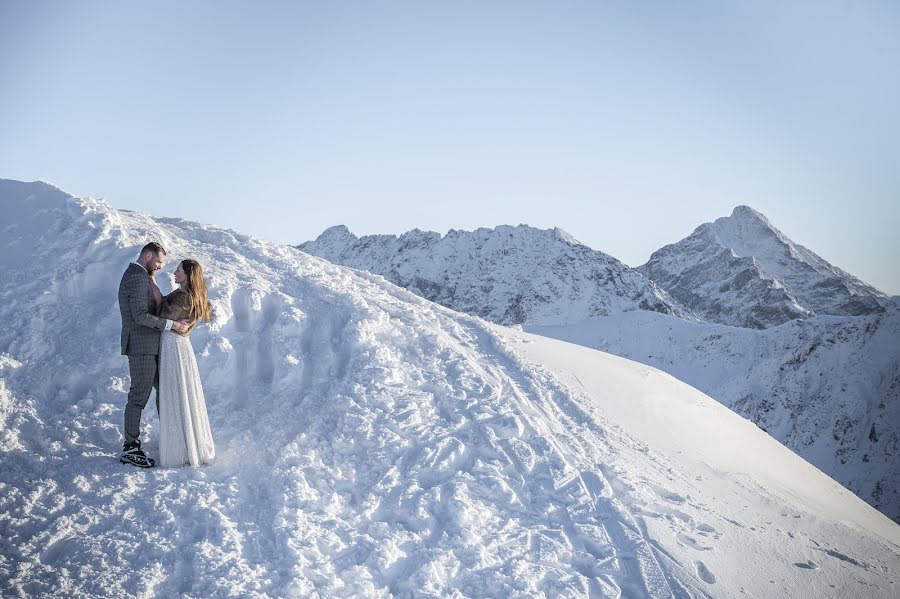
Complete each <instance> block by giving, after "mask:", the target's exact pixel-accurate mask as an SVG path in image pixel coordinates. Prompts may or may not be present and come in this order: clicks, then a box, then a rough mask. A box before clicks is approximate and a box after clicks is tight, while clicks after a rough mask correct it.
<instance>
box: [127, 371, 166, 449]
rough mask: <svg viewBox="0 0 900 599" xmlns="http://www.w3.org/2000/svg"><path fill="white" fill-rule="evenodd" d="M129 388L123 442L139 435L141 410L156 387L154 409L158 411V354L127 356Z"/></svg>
mask: <svg viewBox="0 0 900 599" xmlns="http://www.w3.org/2000/svg"><path fill="white" fill-rule="evenodd" d="M128 373H129V374H130V375H131V389H129V390H128V403H127V404H125V442H126V443H130V442H131V441H137V440H139V439H140V436H141V412H143V411H144V406H146V405H147V400H149V399H150V392H151V391H152V390H153V389H154V388H156V411H157V413H158V412H159V356H158V355H155V354H133V355H129V356H128Z"/></svg>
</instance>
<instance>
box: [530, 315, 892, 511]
mask: <svg viewBox="0 0 900 599" xmlns="http://www.w3.org/2000/svg"><path fill="white" fill-rule="evenodd" d="M525 329H526V330H527V331H530V332H533V333H537V334H539V335H544V336H548V337H553V338H555V339H561V340H564V341H569V342H571V343H577V344H579V345H583V346H585V347H591V348H594V349H600V350H603V351H607V352H610V353H613V354H615V355H618V356H622V357H625V358H629V359H632V360H636V361H638V362H642V363H644V364H648V365H650V366H653V367H656V368H659V369H661V370H664V371H665V372H667V373H669V374H671V375H673V376H674V377H676V378H677V379H679V380H681V381H684V382H686V383H688V384H690V385H692V386H693V387H695V388H697V389H699V390H700V391H703V392H704V393H706V394H708V395H709V396H711V397H714V398H716V399H717V400H718V401H719V402H721V403H722V404H724V405H725V406H727V407H729V408H731V409H732V410H734V411H735V412H737V413H738V414H740V415H742V416H744V417H746V418H749V419H750V420H752V421H753V422H754V423H756V424H757V425H759V426H760V427H762V428H763V429H764V430H765V431H767V432H768V433H769V434H771V435H772V436H773V437H774V438H775V439H777V440H779V441H780V442H782V443H784V444H785V445H787V446H788V447H790V448H791V449H793V450H794V451H796V452H797V453H798V454H800V455H801V456H802V457H803V458H805V459H806V460H808V461H809V462H811V463H812V464H814V465H815V466H817V467H818V468H821V469H822V470H823V471H824V472H826V473H828V474H829V475H830V476H832V477H833V478H835V479H836V480H838V481H839V482H841V483H842V484H844V485H845V486H846V487H847V488H849V489H850V490H852V491H853V492H855V493H857V494H858V495H859V496H860V497H862V498H863V499H864V500H866V501H868V502H869V503H871V504H872V505H873V506H875V507H876V508H878V509H879V510H881V511H882V512H884V513H885V514H886V515H888V516H889V517H891V518H893V519H894V520H898V519H900V471H898V469H897V455H898V453H900V445H898V437H900V341H898V340H900V310H898V309H897V307H896V306H892V307H890V308H889V309H887V310H886V311H885V313H883V314H879V315H876V316H865V317H835V316H819V317H816V318H812V319H807V320H797V321H792V322H789V323H785V324H783V325H781V326H778V327H772V328H769V329H765V330H753V329H742V328H737V327H728V326H723V325H713V324H696V323H689V322H685V321H683V320H679V319H677V318H672V317H668V316H665V315H661V314H654V313H650V312H629V313H625V314H619V315H615V316H610V317H605V318H595V319H591V320H587V321H584V322H581V323H577V324H573V325H558V326H526V327H525Z"/></svg>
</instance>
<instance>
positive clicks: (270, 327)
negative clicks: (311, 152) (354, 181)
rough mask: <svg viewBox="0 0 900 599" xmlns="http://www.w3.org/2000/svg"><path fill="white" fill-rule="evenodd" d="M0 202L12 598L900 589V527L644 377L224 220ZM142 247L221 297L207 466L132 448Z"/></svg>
mask: <svg viewBox="0 0 900 599" xmlns="http://www.w3.org/2000/svg"><path fill="white" fill-rule="evenodd" d="M0 206H2V208H3V210H0V234H2V242H3V246H4V251H2V252H0V294H2V296H0V298H2V301H0V322H3V326H2V327H0V464H2V467H0V533H2V535H3V539H4V542H3V543H2V544H0V594H2V595H3V596H62V595H65V596H67V597H108V596H161V597H174V596H203V597H226V596H241V597H273V596H277V597H282V596H292V597H315V596H320V597H321V596H328V597H344V596H347V597H350V596H352V597H387V596H396V595H400V596H423V597H438V596H457V597H503V596H546V597H551V596H552V597H585V596H592V597H623V596H625V597H673V598H674V597H678V598H682V597H697V598H700V597H733V596H737V595H739V594H747V595H750V596H773V595H778V596H804V595H805V596H817V597H847V596H869V597H893V596H895V591H896V589H895V584H896V581H895V580H894V578H895V577H894V573H895V572H897V571H898V569H900V526H898V525H897V524H895V523H893V522H891V521H890V520H889V519H887V518H886V517H885V516H883V515H882V514H880V513H879V512H877V511H875V510H874V509H872V508H871V507H870V506H868V505H867V504H865V503H864V502H862V501H861V500H859V499H858V498H857V497H855V496H854V495H852V494H851V493H850V492H848V491H846V490H845V489H844V488H843V487H841V486H840V485H838V484H837V483H835V482H834V481H832V480H831V479H829V478H828V477H826V476H825V475H823V474H822V473H821V472H820V471H818V470H817V469H815V468H814V467H812V466H810V465H809V464H808V463H806V462H805V461H803V460H802V459H800V458H799V457H797V456H796V455H795V454H793V453H791V452H790V451H788V450H786V449H785V448H784V447H782V446H781V445H779V444H778V443H776V442H775V441H773V440H772V439H771V438H770V437H769V436H768V435H765V434H764V433H763V432H762V431H760V430H759V429H758V428H757V427H756V426H754V425H753V424H752V423H750V422H748V421H747V420H745V419H742V418H740V417H739V416H737V415H735V414H734V413H732V412H731V411H729V410H727V409H726V408H724V407H723V406H721V405H720V404H718V403H716V402H715V401H713V400H711V399H710V398H708V397H706V396H705V395H703V394H701V393H700V392H698V391H696V390H695V389H693V388H691V387H689V386H687V385H685V384H684V383H681V382H679V381H677V380H675V379H673V378H672V377H670V376H668V375H666V374H664V373H661V372H659V371H657V370H655V369H653V368H650V367H648V366H645V365H641V364H637V363H635V362H631V361H627V360H624V359H621V358H617V357H614V356H611V355H608V354H604V353H602V352H598V351H596V350H591V349H587V348H582V347H578V346H574V345H570V344H565V343H562V342H559V341H555V340H552V339H547V338H542V337H537V336H533V335H529V334H527V333H524V332H519V331H516V330H512V329H506V328H503V327H498V326H496V325H492V324H490V323H487V322H485V321H482V320H480V319H478V318H474V317H471V316H467V315H463V314H459V313H456V312H453V311H450V310H447V309H445V308H442V307H440V306H437V305H435V304H432V303H430V302H427V301H425V300H423V299H421V298H420V297H418V296H416V295H414V294H412V293H409V292H407V291H405V290H403V289H400V288H398V287H395V286H394V285H392V284H390V283H387V282H385V281H384V280H383V279H382V278H381V277H378V276H374V275H370V274H367V273H365V272H359V271H353V270H351V269H347V268H343V267H340V266H335V265H332V264H330V263H328V262H326V261H324V260H321V259H318V258H315V257H312V256H309V255H307V254H305V253H303V252H300V251H297V250H296V249H293V248H290V247H286V246H281V245H277V244H274V243H268V242H264V241H261V240H258V239H254V238H252V237H248V236H246V235H242V234H240V233H238V232H235V231H228V230H223V229H218V228H215V227H211V226H207V225H200V224H197V223H192V222H188V221H184V220H181V219H177V218H153V217H150V216H148V215H146V214H140V213H134V212H128V211H122V210H115V209H114V208H112V207H111V206H110V205H109V204H107V203H106V202H104V201H100V200H93V199H78V198H71V197H68V196H67V195H66V194H63V193H62V192H59V190H54V189H53V188H51V187H49V186H46V185H44V184H25V185H23V184H18V183H11V182H6V181H0ZM151 239H153V240H157V241H159V242H160V243H162V244H163V245H164V246H165V247H166V248H167V249H168V252H169V254H168V264H167V265H166V267H165V273H166V274H163V275H161V276H160V279H161V284H162V286H163V287H164V288H166V287H168V285H167V284H170V283H171V278H172V275H171V272H172V271H173V270H174V268H175V266H176V265H177V263H178V261H179V260H180V259H182V258H184V257H188V256H190V257H193V258H195V259H197V260H199V261H200V262H201V263H202V264H203V265H204V269H205V272H206V277H207V281H208V283H209V288H210V297H211V300H212V302H213V304H214V307H215V310H216V317H215V319H214V321H213V322H212V323H211V324H210V325H209V326H202V327H198V329H197V330H196V331H195V332H194V334H193V335H192V337H191V341H192V344H193V346H194V348H195V351H196V353H197V359H198V365H199V368H200V372H201V375H202V377H203V381H204V389H205V392H206V397H207V405H208V408H209V413H210V420H211V423H212V427H213V433H214V436H215V439H216V444H217V459H216V462H215V463H214V464H212V465H211V466H209V467H205V468H202V469H192V468H182V469H173V470H165V469H153V470H149V471H145V470H137V469H134V468H130V467H128V466H124V465H121V464H119V463H118V462H117V459H116V457H117V450H118V448H119V446H120V443H121V434H120V426H121V419H122V409H123V406H124V403H125V396H126V391H127V388H128V378H127V365H126V360H125V358H124V357H122V356H120V355H119V346H118V333H119V315H118V308H117V305H116V293H115V290H116V287H117V285H118V280H119V276H120V273H121V272H122V271H123V270H124V268H125V267H126V266H127V264H128V262H129V261H130V260H132V259H133V258H134V257H135V255H136V253H137V250H138V249H139V248H140V247H141V245H143V244H144V243H145V242H146V241H148V240H151ZM157 426H158V421H157V419H156V416H155V415H154V414H153V410H152V409H148V410H147V411H146V414H145V427H144V431H145V438H146V439H147V441H146V443H145V446H146V447H147V449H148V450H149V452H150V453H151V454H154V453H155V452H156V449H157V445H156V436H157V432H156V431H157ZM747 564H752V565H753V567H752V568H748V567H747ZM762 573H764V575H760V574H762Z"/></svg>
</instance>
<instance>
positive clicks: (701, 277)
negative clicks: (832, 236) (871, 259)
mask: <svg viewBox="0 0 900 599" xmlns="http://www.w3.org/2000/svg"><path fill="white" fill-rule="evenodd" d="M638 270H639V271H640V272H641V273H643V274H644V275H646V276H647V277H648V278H649V279H651V280H652V281H654V282H655V283H656V284H657V285H659V286H660V287H662V288H663V289H665V290H666V291H668V292H669V293H670V294H671V295H672V297H674V298H675V299H677V300H678V301H679V302H681V303H682V304H683V305H684V306H686V307H687V308H688V309H690V310H691V311H693V312H694V313H695V314H697V315H698V316H700V317H702V318H703V319H705V320H707V321H709V322H716V323H720V324H729V325H733V326H740V327H751V328H758V329H763V328H767V327H770V326H775V325H779V324H781V323H783V322H786V321H788V320H792V319H795V318H804V317H808V316H812V315H814V314H830V315H836V316H861V315H870V314H878V313H881V312H883V310H884V307H885V306H886V305H887V303H888V298H887V296H886V295H885V294H884V293H882V292H881V291H878V290H877V289H875V288H873V287H871V286H869V285H866V284H865V283H863V282H862V281H860V280H859V279H857V278H856V277H854V276H852V275H850V274H848V273H846V272H844V271H843V270H841V269H839V268H837V267H835V266H833V265H831V264H829V263H828V262H826V261H825V260H824V259H822V258H820V257H819V256H817V255H816V254H815V253H813V252H812V251H810V250H808V249H806V248H805V247H803V246H802V245H799V244H797V243H794V242H793V241H791V240H790V239H788V237H787V236H786V235H784V234H783V233H782V232H781V231H779V230H778V229H776V228H775V227H774V226H773V225H772V224H771V223H770V222H769V220H768V219H767V218H766V217H765V216H763V215H762V214H760V213H759V212H757V211H756V210H753V209H752V208H750V207H749V206H738V207H736V208H735V209H734V211H733V212H732V214H731V216H728V217H722V218H719V219H717V220H716V221H715V222H712V223H705V224H703V225H700V226H699V227H697V229H696V230H695V231H694V232H693V233H692V234H691V235H690V236H688V237H686V238H685V239H682V240H681V241H679V242H678V243H674V244H672V245H667V246H665V247H663V248H660V249H659V250H657V251H656V252H654V253H653V255H652V256H650V260H648V261H647V263H646V264H644V265H643V266H641V267H639V268H638Z"/></svg>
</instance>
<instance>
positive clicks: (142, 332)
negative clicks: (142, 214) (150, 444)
mask: <svg viewBox="0 0 900 599" xmlns="http://www.w3.org/2000/svg"><path fill="white" fill-rule="evenodd" d="M165 259H166V250H165V249H164V248H163V247H162V246H161V245H159V244H158V243H156V242H151V243H148V244H147V245H145V246H144V247H143V249H141V253H140V256H138V259H137V262H132V263H131V264H129V265H128V268H127V269H126V270H125V274H123V275H122V280H121V282H120V283H119V311H120V312H121V314H122V355H125V356H128V372H129V374H130V375H131V388H130V389H129V390H128V403H127V404H126V405H125V446H124V447H123V449H122V455H121V457H120V458H119V461H121V462H122V463H124V464H132V465H134V466H138V467H140V468H152V467H153V466H154V465H155V464H156V462H155V461H154V460H153V459H151V458H149V457H147V455H146V454H144V452H143V451H142V450H141V439H140V436H141V412H142V411H143V409H144V406H146V405H147V400H148V399H150V392H151V391H152V389H153V387H156V410H157V411H159V338H160V333H161V332H162V331H168V330H174V331H176V332H178V333H181V332H184V331H185V330H186V328H187V326H186V324H185V323H183V322H181V321H172V320H166V319H164V318H159V317H158V316H157V315H156V314H157V312H158V310H159V306H158V304H159V302H160V301H162V294H161V293H160V291H159V287H157V286H156V282H155V281H154V279H153V275H154V273H156V271H158V270H159V269H160V268H162V265H163V263H164V262H165Z"/></svg>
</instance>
